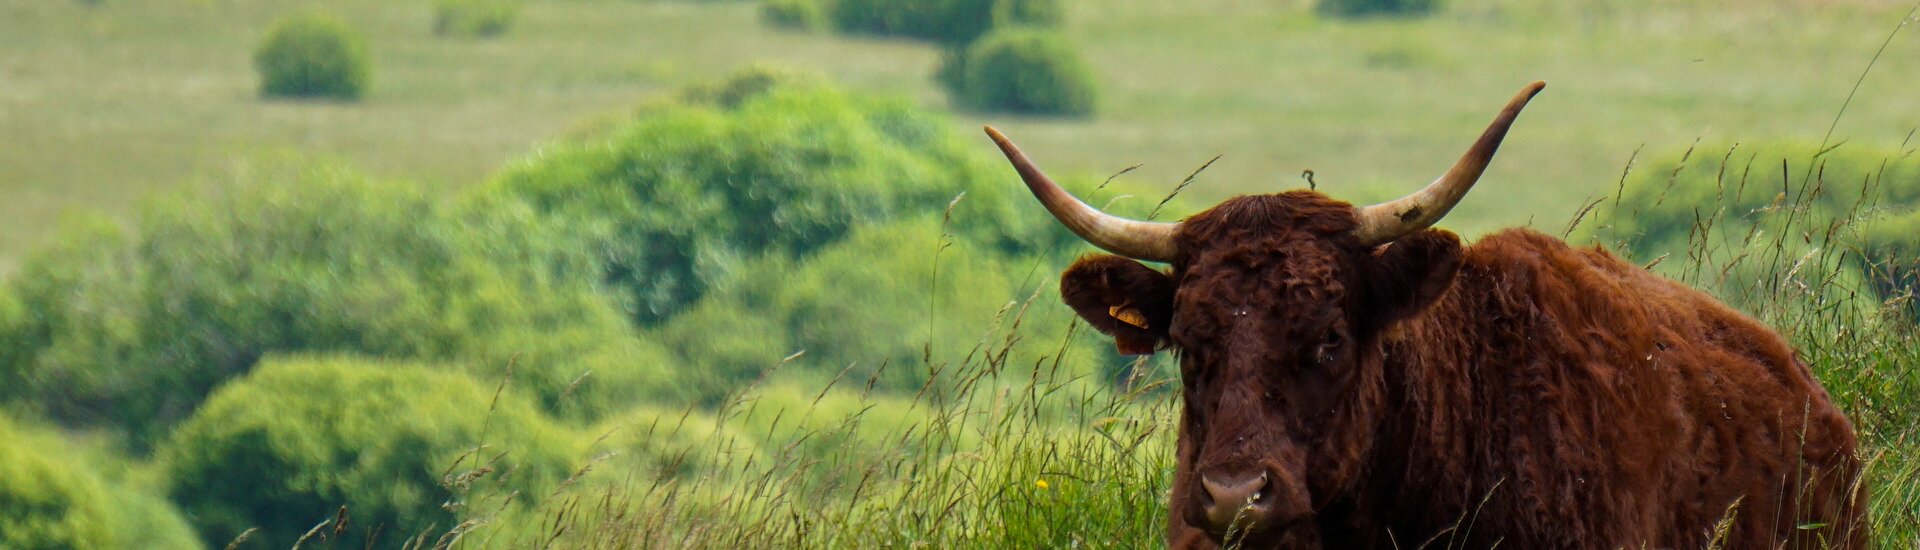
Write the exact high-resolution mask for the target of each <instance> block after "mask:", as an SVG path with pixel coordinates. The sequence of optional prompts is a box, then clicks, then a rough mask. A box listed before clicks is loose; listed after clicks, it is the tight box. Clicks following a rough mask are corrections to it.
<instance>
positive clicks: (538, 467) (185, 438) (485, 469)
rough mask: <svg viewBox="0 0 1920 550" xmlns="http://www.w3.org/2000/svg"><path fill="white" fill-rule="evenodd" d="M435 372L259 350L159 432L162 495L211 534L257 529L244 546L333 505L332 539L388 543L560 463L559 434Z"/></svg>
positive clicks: (570, 450)
mask: <svg viewBox="0 0 1920 550" xmlns="http://www.w3.org/2000/svg"><path fill="white" fill-rule="evenodd" d="M446 370H447V369H442V368H429V367H425V366H419V365H407V364H394V363H383V362H377V361H363V360H356V359H347V358H293V359H271V360H269V361H267V362H266V363H265V364H264V365H262V366H261V367H260V368H259V369H258V370H256V371H254V372H253V373H252V374H249V375H247V377H245V378H242V379H240V380H238V381H235V382H234V383H232V384H229V385H227V386H225V387H222V388H221V389H220V390H219V391H218V392H216V393H214V395H213V396H212V397H211V398H209V399H208V400H207V403H206V404H205V406H203V407H201V408H200V410H199V411H197V412H195V413H194V415H193V417H192V418H190V419H188V420H187V421H186V422H185V423H182V424H181V425H180V427H179V429H178V430H176V431H175V432H174V433H173V434H172V435H171V436H170V437H169V438H168V441H167V443H166V445H165V447H164V448H163V449H162V452H161V457H162V459H163V463H164V465H165V468H166V470H167V474H168V475H169V477H170V478H171V479H172V483H173V486H172V495H173V499H174V501H175V502H178V503H180V504H181V506H182V507H183V508H184V509H186V510H187V511H188V512H189V516H190V517H192V518H193V519H192V521H193V522H194V524H195V525H196V526H198V527H199V528H200V533H201V535H202V536H203V537H204V538H205V540H206V541H207V542H208V543H211V544H215V545H220V544H225V543H226V542H227V541H230V540H232V539H233V538H234V537H236V536H238V535H239V534H240V533H241V532H242V531H245V530H247V529H248V528H258V529H259V531H257V532H255V533H254V534H253V535H252V536H251V537H250V539H249V540H251V541H253V542H254V543H255V545H256V546H264V547H284V546H288V545H291V544H293V542H294V541H295V540H297V539H299V537H300V536H301V535H302V534H304V533H306V532H307V530H308V529H310V528H312V527H313V526H314V525H315V524H318V523H320V522H321V521H323V520H327V519H329V518H332V517H334V515H335V513H336V512H337V511H338V510H339V508H340V507H342V506H345V507H346V510H347V515H348V518H349V524H348V525H347V527H348V529H347V532H346V534H345V536H343V537H340V538H335V539H333V540H332V542H333V543H334V544H335V545H337V546H342V547H348V548H357V547H361V546H369V545H371V546H396V545H397V541H402V540H406V539H408V538H411V537H413V536H415V535H418V534H420V533H423V532H424V533H430V536H429V537H428V538H427V540H434V537H437V536H438V535H439V534H440V533H441V532H445V531H448V530H452V529H454V526H455V525H458V524H460V522H461V521H462V520H477V521H485V520H486V519H487V518H489V517H491V516H493V515H495V514H499V513H502V512H505V511H507V510H508V509H510V508H512V507H514V506H518V505H522V504H527V503H531V502H537V501H538V500H540V499H541V498H542V497H544V496H546V495H547V494H548V493H549V492H551V491H552V490H553V489H554V488H555V487H556V486H557V484H558V483H559V482H560V481H561V480H562V479H564V478H566V477H567V476H568V475H569V474H570V473H571V472H573V469H574V467H575V466H574V464H573V463H572V461H573V460H574V459H573V457H574V456H575V454H576V451H575V449H574V442H573V438H572V436H571V435H570V434H568V433H566V432H562V431H558V430H556V429H555V428H554V427H552V426H551V425H549V424H548V422H547V421H546V420H545V419H544V418H543V417H542V416H541V415H540V414H539V413H538V412H537V411H536V410H535V408H534V407H533V405H532V404H531V403H528V402H527V401H526V400H524V399H523V398H521V397H520V396H519V395H518V394H517V393H515V392H513V391H507V392H504V393H499V394H496V391H495V387H494V385H493V384H481V383H478V382H476V381H475V380H473V379H470V378H468V377H466V376H464V375H460V374H457V373H452V372H446ZM370 537H377V540H370Z"/></svg>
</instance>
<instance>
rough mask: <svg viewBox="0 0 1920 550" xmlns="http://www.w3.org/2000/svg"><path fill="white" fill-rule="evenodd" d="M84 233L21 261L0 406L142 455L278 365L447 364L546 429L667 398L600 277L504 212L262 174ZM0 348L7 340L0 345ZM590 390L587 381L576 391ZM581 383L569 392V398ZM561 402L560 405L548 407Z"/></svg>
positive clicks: (582, 254) (392, 189)
mask: <svg viewBox="0 0 1920 550" xmlns="http://www.w3.org/2000/svg"><path fill="white" fill-rule="evenodd" d="M236 180H237V181H236V182H235V184H234V185H232V186H230V187H226V188H223V189H221V190H220V191H221V192H220V193H212V194H206V195H202V196H197V197H195V198H191V199H185V200H175V201H170V202H165V203H161V204H158V205H155V206H154V207H153V208H151V209H150V210H149V211H148V213H147V214H146V215H145V216H143V217H142V218H141V219H140V220H139V222H138V223H136V224H135V225H136V227H137V229H135V230H133V231H125V230H121V229H120V228H119V227H118V226H116V225H114V224H111V223H107V222H100V223H98V224H96V225H93V226H84V227H79V228H78V230H77V231H68V232H67V234H66V235H65V237H64V238H63V239H60V240H57V241H56V244H55V245H54V246H52V247H49V248H48V249H45V250H42V251H40V252H39V253H37V254H36V255H34V256H32V257H31V258H29V259H28V260H27V261H26V262H25V263H24V264H23V265H22V266H21V268H20V273H19V276H18V277H16V278H15V279H14V285H13V286H14V288H13V289H12V291H13V296H14V299H16V300H17V301H18V302H17V303H18V304H19V306H20V307H21V308H23V309H24V310H25V311H29V312H31V315H26V316H24V319H22V320H21V321H18V322H15V323H14V325H13V326H12V327H11V329H10V330H6V331H4V332H0V350H7V351H5V352H0V358H5V357H11V359H10V361H9V363H8V364H6V365H0V372H4V371H11V373H12V374H11V375H9V376H7V378H10V379H12V380H13V381H15V382H17V383H16V384H12V385H8V386H6V387H0V399H5V400H11V401H15V402H24V403H30V404H34V405H37V406H38V407H39V408H41V409H42V410H44V411H45V412H47V413H48V414H49V415H51V416H52V417H54V418H55V419H58V420H60V421H62V422H64V423H67V424H69V425H89V426H108V427H120V428H124V429H126V430H128V431H129V432H130V433H131V434H132V435H133V443H134V444H135V445H136V447H138V446H144V445H145V444H146V443H147V442H150V441H152V440H154V439H156V438H157V437H158V436H159V435H160V434H161V432H162V430H164V428H165V427H166V426H168V425H170V424H171V423H173V422H174V421H177V420H178V419H180V418H183V417H185V416H186V415H187V414H189V413H191V412H192V411H193V409H194V407H195V406H196V404H198V403H199V402H200V400H201V399H202V398H203V397H204V396H205V395H206V394H207V393H208V392H210V391H212V390H213V389H214V388H215V387H216V386H218V385H219V384H221V383H222V382H223V381H225V380H227V379H228V378H232V377H235V376H238V375H241V374H244V373H245V372H247V371H248V370H249V369H251V368H252V367H253V366H254V363H255V362H256V361H257V360H258V359H259V358H260V357H261V356H263V355H265V354H269V353H275V352H296V351H306V352H328V351H331V352H355V353H364V354H370V355H376V356H384V357H396V358H422V359H432V360H437V361H448V362H450V364H453V365H456V366H458V367H459V368H461V369H464V370H468V371H472V372H476V373H480V374H481V375H482V376H485V377H496V378H497V377H498V376H499V374H500V373H501V372H502V371H504V370H505V369H507V368H508V366H509V364H513V365H514V368H515V376H516V377H517V378H519V379H520V384H519V387H521V388H525V389H527V390H530V391H532V392H533V393H534V394H536V395H538V396H540V397H541V399H542V401H543V402H544V403H546V404H547V405H548V406H549V407H551V408H553V409H554V410H557V411H571V412H574V413H577V414H579V415H581V416H592V415H593V414H594V413H595V412H597V411H599V410H609V409H601V407H608V406H611V405H612V404H613V403H615V402H620V407H619V408H625V405H624V402H625V401H627V400H630V399H634V398H635V397H636V396H644V395H647V394H648V390H646V389H645V388H642V387H640V386H641V385H645V384H650V383H657V384H662V385H663V387H668V388H670V383H671V381H670V380H669V379H668V378H670V377H668V376H664V375H662V373H661V371H660V370H658V369H661V368H662V367H663V366H664V365H660V364H659V363H660V361H659V360H658V359H657V357H658V356H659V354H658V353H657V352H653V351H650V350H651V349H652V348H651V347H650V346H649V345H648V344H645V343H644V342H638V341H636V340H634V339H633V337H632V336H631V335H630V331H629V330H628V328H627V325H626V323H625V322H624V321H623V319H622V316H620V315H619V313H618V312H617V310H616V309H614V308H613V307H612V305H611V304H610V303H609V302H608V301H607V300H606V299H605V298H604V297H602V296H601V295H600V294H599V293H598V292H597V291H596V290H595V288H594V285H593V284H592V279H593V277H594V276H595V275H594V274H595V273H597V271H596V269H597V268H596V267H595V266H597V265H598V264H597V263H595V262H593V261H591V260H592V258H591V257H590V256H588V254H589V251H588V250H587V249H586V248H585V247H584V246H580V245H577V244H574V243H571V242H569V241H566V240H565V236H566V235H565V234H563V233H561V232H559V231H557V230H554V229H552V228H548V227H546V226H544V225H542V224H541V223H538V218H537V217H536V216H535V215H534V214H533V212H532V210H531V209H530V208H529V207H528V206H527V205H526V204H524V203H521V202H519V201H497V202H492V203H489V202H487V201H485V200H482V199H475V200H473V201H470V204H468V205H465V206H466V208H467V210H466V211H465V212H457V211H454V210H453V209H451V208H449V207H447V206H444V205H442V204H440V203H437V202H435V201H432V200H430V199H428V198H427V197H425V196H424V195H423V194H421V193H420V192H419V191H418V190H416V189H413V188H411V187H407V186H404V185H398V184H392V183H387V182H370V181H366V180H364V179H361V178H359V177H357V176H354V175H351V174H347V173H343V172H340V171H337V170H330V169H326V168H314V167H307V168H291V169H270V170H266V171H263V172H261V173H258V174H249V175H243V176H239V177H237V178H236ZM0 328H7V327H4V326H0ZM588 373H591V374H590V375H589V374H588ZM583 376H586V378H585V379H584V380H582V381H581V382H580V384H579V385H578V386H573V385H572V384H573V383H574V381H576V380H581V379H582V377H583ZM563 396H564V398H563Z"/></svg>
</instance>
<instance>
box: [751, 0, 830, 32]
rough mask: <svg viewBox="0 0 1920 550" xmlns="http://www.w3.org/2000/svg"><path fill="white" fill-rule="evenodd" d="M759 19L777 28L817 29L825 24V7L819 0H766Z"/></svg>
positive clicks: (761, 6)
mask: <svg viewBox="0 0 1920 550" xmlns="http://www.w3.org/2000/svg"><path fill="white" fill-rule="evenodd" d="M760 19H761V20H762V21H765V22H766V23H767V25H768V26H772V27H777V28H783V29H798V30H809V31H810V30H818V29H823V28H826V26H827V9H826V8H825V7H823V6H821V5H820V0H766V2H765V3H762V4H760Z"/></svg>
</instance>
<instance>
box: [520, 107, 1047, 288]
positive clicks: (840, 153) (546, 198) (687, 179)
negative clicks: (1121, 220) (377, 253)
mask: <svg viewBox="0 0 1920 550" xmlns="http://www.w3.org/2000/svg"><path fill="white" fill-rule="evenodd" d="M763 74H765V73H764V71H753V72H750V73H749V76H748V77H747V78H742V79H734V80H733V82H735V83H736V84H723V85H718V86H714V87H712V88H713V89H719V90H733V92H727V93H721V94H717V97H723V98H727V99H725V100H722V102H721V104H711V103H706V102H686V103H680V104H673V105H667V106H662V107H659V108H656V109H651V110H647V111H643V112H642V113H641V114H640V115H639V116H637V117H636V118H635V119H634V120H632V121H629V122H627V123H625V124H621V125H618V126H617V127H614V128H611V129H609V130H607V131H606V132H604V133H603V134H601V135H595V136H590V137H587V138H584V139H580V140H578V141H576V142H574V143H567V144H562V145H559V146H555V147H551V148H548V149H547V150H544V151H542V152H541V153H540V155H539V156H538V157H536V158H533V159H530V160H529V161H527V162H523V163H520V164H518V165H515V166H512V167H510V168H508V169H507V170H506V171H505V172H504V173H503V174H501V175H500V177H499V178H498V181H497V182H496V187H498V188H499V189H500V190H501V191H502V192H504V193H506V194H507V195H509V196H514V197H519V198H520V199H521V200H524V201H526V202H527V203H528V204H531V205H533V206H534V208H535V209H537V210H538V211H540V212H542V213H543V214H545V215H547V216H550V217H551V218H552V219H554V220H555V222H556V223H555V224H554V225H564V226H565V227H567V228H569V230H571V231H574V232H576V233H577V234H578V237H576V238H577V239H578V240H580V241H584V242H587V243H589V244H588V245H587V246H588V247H589V251H588V253H589V254H590V255H591V256H593V257H597V258H601V259H602V261H604V265H603V269H604V278H603V281H604V282H605V283H606V284H607V286H608V289H609V290H611V291H613V292H615V293H616V294H617V295H618V297H619V299H620V302H621V303H622V304H623V305H624V306H625V307H626V308H627V310H628V312H629V313H630V314H631V315H632V318H633V320H634V321H635V322H636V323H638V324H640V325H642V326H651V325H654V324H657V323H659V322H660V321H662V320H665V319H667V318H669V317H671V316H673V315H674V314H677V313H678V312H680V311H681V310H683V309H685V308H686V306H687V305H689V304H691V303H693V302H694V301H695V300H697V299H698V298H699V297H700V296H702V295H704V294H705V293H706V292H707V291H708V290H709V289H711V288H713V287H715V286H718V285H723V284H725V283H726V282H727V281H728V280H730V279H732V278H734V277H736V276H737V275H738V274H739V273H740V272H741V266H743V265H746V264H747V263H748V262H751V261H755V260H756V259H757V258H759V257H761V256H762V255H766V254H774V255H779V256H784V257H788V258H798V257H801V256H803V255H806V254H809V253H811V252H812V251H815V250H818V249H820V248H821V247H823V246H826V245H829V244H831V243H833V242H835V241H838V240H840V239H841V238H843V237H844V236H845V235H846V234H847V233H848V232H849V231H851V230H852V229H853V228H854V227H858V226H862V225H871V224H874V223H876V222H882V221H885V220H889V219H893V218H896V217H899V216H902V215H923V214H926V213H932V212H939V211H941V210H942V209H943V208H945V207H946V205H947V204H948V203H949V202H951V201H952V200H953V198H954V197H955V196H957V195H959V194H961V193H962V192H965V193H967V194H968V199H967V200H965V201H962V202H961V204H960V205H959V208H960V210H959V211H957V212H956V215H955V220H959V221H958V222H957V223H956V231H961V232H966V233H969V234H972V235H978V236H979V237H980V239H981V241H980V242H983V243H990V245H991V246H995V247H999V248H1001V249H1002V250H1006V251H1010V252H1011V251H1031V250H1038V249H1043V248H1044V247H1046V246H1048V245H1051V244H1053V243H1057V242H1059V239H1061V238H1062V237H1061V234H1063V233H1064V232H1063V231H1060V230H1058V229H1057V228H1054V227H1050V226H1048V225H1047V223H1048V222H1050V220H1044V219H1036V217H1035V216H1032V215H1031V214H1032V213H1033V210H1032V207H1031V205H1030V204H1028V203H1029V202H1030V201H1031V200H1032V199H1031V198H1028V197H1023V196H1020V194H1023V193H1025V191H1024V190H1022V189H1020V188H1019V187H1018V186H1017V185H1016V184H1013V183H1012V182H1011V181H1008V180H1006V179H1005V178H1004V177H1003V178H999V179H994V178H988V177H986V176H985V174H987V173H988V172H986V170H989V169H992V168H989V167H990V166H991V165H988V164H984V163H983V159H982V158H981V157H979V156H977V151H978V149H977V148H978V143H977V142H961V141H958V140H957V139H956V138H955V137H954V136H953V135H951V133H950V131H949V130H948V127H947V125H946V122H945V121H944V120H942V119H939V118H937V117H935V116H933V115H931V114H929V113H927V112H925V111H922V110H920V109H918V108H915V107H913V106H911V105H910V104H909V103H907V102H905V101H902V100H876V99H871V98H862V97H852V96H848V95H845V94H842V93H840V92H839V91H837V90H834V89H832V88H831V87H827V86H825V85H819V86H788V85H782V84H779V83H778V82H780V80H779V79H776V80H775V82H776V83H775V84H773V85H771V87H767V86H762V85H760V84H758V83H760V82H762V81H763V78H762V77H761V76H758V75H763ZM742 82H751V83H755V84H751V85H747V84H737V83H742ZM735 92H738V93H735ZM689 95H690V96H707V95H709V94H705V93H692V94H689ZM994 173H1001V174H1004V172H994Z"/></svg>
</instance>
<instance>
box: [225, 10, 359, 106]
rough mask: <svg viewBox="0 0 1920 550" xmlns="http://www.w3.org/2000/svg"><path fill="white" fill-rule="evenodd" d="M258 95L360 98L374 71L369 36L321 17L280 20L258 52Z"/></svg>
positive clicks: (306, 16)
mask: <svg viewBox="0 0 1920 550" xmlns="http://www.w3.org/2000/svg"><path fill="white" fill-rule="evenodd" d="M253 62H254V67H255V68H256V69H258V70H259V71H260V95H262V96H266V97H295V98H301V97H316V98H332V99H342V100H354V99H359V98H360V97H361V96H362V95H365V94H366V91H367V86H368V81H369V79H370V78H371V74H372V72H373V69H372V67H373V61H372V58H371V56H370V55H369V54H368V53H367V45H366V38H365V37H363V36H361V35H360V33H359V32H358V31H355V30H353V28H352V27H349V26H348V25H347V24H346V23H345V22H342V21H340V20H339V19H334V18H332V17H327V16H322V15H304V16H298V17H293V18H290V19H286V20H283V21H281V22H280V23H279V24H278V25H275V26H274V28H273V30H272V31H270V32H268V33H267V38H266V40H265V41H263V42H261V44H260V49H259V50H258V51H256V52H255V53H254V57H253Z"/></svg>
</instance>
